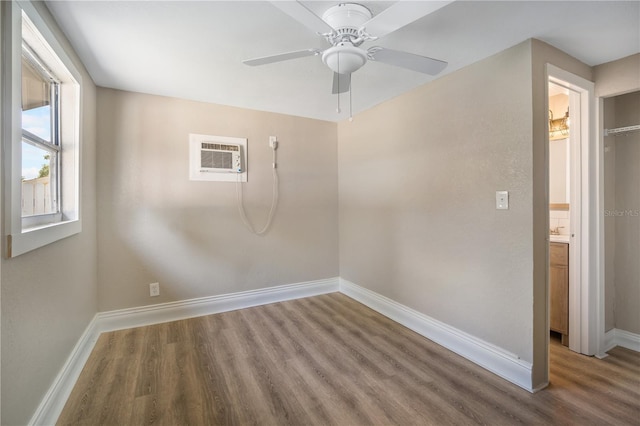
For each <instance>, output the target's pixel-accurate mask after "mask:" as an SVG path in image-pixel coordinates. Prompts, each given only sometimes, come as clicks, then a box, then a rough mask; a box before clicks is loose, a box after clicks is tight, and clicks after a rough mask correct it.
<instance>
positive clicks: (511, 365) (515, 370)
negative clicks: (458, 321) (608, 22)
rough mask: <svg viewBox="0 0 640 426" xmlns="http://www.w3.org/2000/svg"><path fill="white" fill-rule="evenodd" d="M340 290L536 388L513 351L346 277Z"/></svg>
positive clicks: (504, 375) (500, 373) (527, 368)
mask: <svg viewBox="0 0 640 426" xmlns="http://www.w3.org/2000/svg"><path fill="white" fill-rule="evenodd" d="M340 292H342V293H344V294H346V295H347V296H349V297H351V298H353V299H355V300H357V301H358V302H360V303H362V304H364V305H366V306H368V307H370V308H371V309H373V310H375V311H377V312H379V313H381V314H382V315H384V316H386V317H388V318H390V319H392V320H394V321H396V322H398V323H400V324H402V325H404V326H405V327H407V328H409V329H411V330H413V331H415V332H416V333H418V334H420V335H422V336H424V337H426V338H427V339H429V340H433V341H434V342H435V343H437V344H439V345H441V346H444V347H445V348H447V349H449V350H451V351H453V352H455V353H457V354H458V355H461V356H463V357H465V358H467V359H468V360H470V361H472V362H474V363H476V364H478V365H479V366H481V367H483V368H486V369H487V370H489V371H491V372H493V373H494V374H497V375H498V376H500V377H502V378H504V379H506V380H508V381H510V382H512V383H514V384H516V385H518V386H520V387H522V388H524V389H526V390H528V391H529V392H535V391H536V389H534V388H533V386H532V380H531V378H532V376H531V371H532V365H531V363H529V362H527V361H524V360H522V359H520V358H518V356H516V355H515V354H513V353H510V352H508V351H505V350H504V349H502V348H499V347H497V346H495V345H492V344H491V343H488V342H485V341H483V340H480V339H478V338H477V337H474V336H472V335H470V334H467V333H465V332H463V331H460V330H458V329H456V328H454V327H451V326H449V325H447V324H445V323H442V322H440V321H438V320H435V319H433V318H430V317H428V316H427V315H424V314H422V313H420V312H418V311H415V310H413V309H411V308H409V307H407V306H404V305H402V304H400V303H398V302H395V301H394V300H391V299H389V298H387V297H385V296H382V295H380V294H378V293H375V292H373V291H371V290H368V289H366V288H363V287H360V286H358V285H356V284H354V283H352V282H349V281H347V280H344V279H340Z"/></svg>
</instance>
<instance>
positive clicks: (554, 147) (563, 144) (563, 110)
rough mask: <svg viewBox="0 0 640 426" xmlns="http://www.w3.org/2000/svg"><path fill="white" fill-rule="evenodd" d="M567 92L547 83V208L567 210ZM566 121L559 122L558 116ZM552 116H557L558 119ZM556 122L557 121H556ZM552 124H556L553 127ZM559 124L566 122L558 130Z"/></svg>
mask: <svg viewBox="0 0 640 426" xmlns="http://www.w3.org/2000/svg"><path fill="white" fill-rule="evenodd" d="M568 112H569V93H568V90H567V89H565V88H564V87H561V86H559V85H556V84H553V83H549V203H550V206H549V208H550V209H551V210H569V188H570V186H569V184H570V171H571V168H570V164H571V163H570V161H571V156H570V151H569V147H570V144H569V135H568V129H567V127H568V125H569V124H570V122H569V121H568V120H569V117H568ZM565 116H566V121H564V122H563V123H560V122H561V121H562V120H560V119H559V118H560V117H565ZM552 117H553V118H556V117H558V119H554V120H552ZM556 122H558V123H556ZM554 124H556V126H555V127H554ZM560 124H566V126H564V130H563V131H559V130H558V129H559V128H560V127H559V125H560Z"/></svg>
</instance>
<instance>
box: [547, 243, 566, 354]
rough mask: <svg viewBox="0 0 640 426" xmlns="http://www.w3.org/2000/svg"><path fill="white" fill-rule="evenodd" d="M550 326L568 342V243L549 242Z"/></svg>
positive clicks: (563, 342)
mask: <svg viewBox="0 0 640 426" xmlns="http://www.w3.org/2000/svg"><path fill="white" fill-rule="evenodd" d="M549 257H550V259H549V263H550V268H549V271H550V272H549V275H550V280H549V293H550V294H549V297H550V300H551V312H550V315H549V316H550V328H551V330H553V331H556V332H558V333H561V334H562V344H563V345H568V344H569V244H566V243H554V242H552V243H549Z"/></svg>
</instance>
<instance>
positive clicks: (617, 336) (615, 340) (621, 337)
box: [604, 328, 640, 352]
mask: <svg viewBox="0 0 640 426" xmlns="http://www.w3.org/2000/svg"><path fill="white" fill-rule="evenodd" d="M616 346H622V347H623V348H627V349H631V350H632V351H636V352H640V334H635V333H631V332H629V331H625V330H620V329H619V328H614V329H611V330H609V331H607V332H606V333H605V334H604V351H605V352H607V351H610V350H611V349H613V348H615V347H616Z"/></svg>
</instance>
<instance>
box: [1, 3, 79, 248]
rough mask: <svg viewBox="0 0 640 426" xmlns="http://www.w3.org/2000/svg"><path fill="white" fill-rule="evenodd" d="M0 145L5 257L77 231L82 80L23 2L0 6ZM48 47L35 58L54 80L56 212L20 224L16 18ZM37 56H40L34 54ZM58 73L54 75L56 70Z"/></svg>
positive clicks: (19, 74)
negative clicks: (57, 119)
mask: <svg viewBox="0 0 640 426" xmlns="http://www.w3.org/2000/svg"><path fill="white" fill-rule="evenodd" d="M1 7H2V44H3V46H2V48H3V49H2V50H3V55H4V56H3V57H2V64H3V67H2V92H3V100H4V102H3V111H2V139H3V144H4V154H5V156H4V178H5V184H4V188H3V190H4V203H5V206H4V209H5V210H4V212H5V218H4V219H5V233H6V235H7V243H6V245H5V247H6V252H5V255H6V256H7V257H16V256H19V255H21V254H23V253H27V252H29V251H32V250H35V249H37V248H39V247H43V246H45V245H48V244H51V243H53V242H55V241H58V240H61V239H63V238H67V237H70V236H72V235H74V234H77V233H79V232H81V231H82V221H81V214H80V213H81V212H80V210H81V209H80V206H81V202H80V201H81V200H80V110H81V102H80V99H81V88H82V78H81V75H80V72H79V71H78V69H77V68H76V66H75V65H74V63H73V61H72V60H71V58H70V56H69V55H68V54H67V52H66V51H65V49H64V48H63V46H62V44H61V43H60V42H59V41H58V39H57V37H56V35H55V34H54V32H53V31H52V30H51V28H50V27H49V25H48V24H47V19H46V18H44V17H43V16H41V15H40V13H39V12H38V9H37V8H36V7H35V6H34V5H33V4H32V3H31V2H29V1H11V2H2V5H1ZM23 13H24V14H25V15H26V16H27V17H28V19H29V21H30V22H31V23H32V24H33V26H34V27H35V29H36V30H37V31H38V32H39V33H40V35H41V36H42V38H43V39H44V41H45V42H46V43H47V44H48V47H49V51H48V52H44V54H43V55H42V56H44V57H41V59H43V61H44V62H45V63H46V64H47V66H50V67H51V68H52V71H53V73H54V75H56V76H58V77H60V79H61V82H60V86H59V89H60V92H59V95H60V103H61V109H62V110H63V113H62V114H61V121H60V148H61V154H60V156H61V158H60V167H59V173H60V184H59V199H60V201H59V210H60V211H59V212H58V213H52V214H51V215H42V216H46V217H40V218H39V220H38V219H35V220H34V219H32V218H24V219H26V220H23V218H22V99H21V98H22V72H21V66H22V65H21V62H22V17H23ZM38 53H39V54H41V53H42V52H38ZM56 67H58V69H59V70H60V71H58V70H57V69H56Z"/></svg>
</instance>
